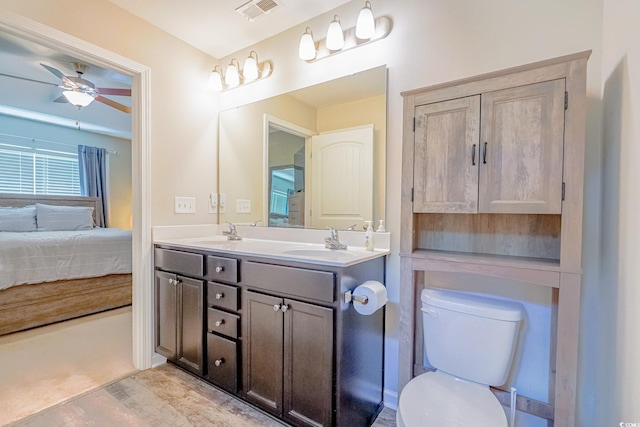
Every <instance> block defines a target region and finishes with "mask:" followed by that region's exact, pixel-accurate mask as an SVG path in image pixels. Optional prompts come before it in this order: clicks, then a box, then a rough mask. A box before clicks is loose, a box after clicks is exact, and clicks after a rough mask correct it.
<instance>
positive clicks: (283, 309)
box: [280, 304, 289, 313]
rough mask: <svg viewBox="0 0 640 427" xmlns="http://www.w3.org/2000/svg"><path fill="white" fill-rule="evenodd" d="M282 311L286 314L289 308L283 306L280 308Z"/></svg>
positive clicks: (285, 305)
mask: <svg viewBox="0 0 640 427" xmlns="http://www.w3.org/2000/svg"><path fill="white" fill-rule="evenodd" d="M280 310H282V312H283V313H284V312H285V311H287V310H289V306H288V305H287V304H282V307H280Z"/></svg>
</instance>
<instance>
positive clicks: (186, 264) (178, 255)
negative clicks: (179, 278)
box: [155, 248, 204, 277]
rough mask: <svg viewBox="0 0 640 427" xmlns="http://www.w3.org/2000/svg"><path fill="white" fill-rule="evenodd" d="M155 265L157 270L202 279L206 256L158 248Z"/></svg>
mask: <svg viewBox="0 0 640 427" xmlns="http://www.w3.org/2000/svg"><path fill="white" fill-rule="evenodd" d="M155 264H156V267H157V268H160V269H162V270H167V271H172V272H175V273H181V274H185V275H187V276H196V277H202V276H203V275H204V255H200V254H194V253H189V252H181V251H174V250H171V249H161V248H156V250H155Z"/></svg>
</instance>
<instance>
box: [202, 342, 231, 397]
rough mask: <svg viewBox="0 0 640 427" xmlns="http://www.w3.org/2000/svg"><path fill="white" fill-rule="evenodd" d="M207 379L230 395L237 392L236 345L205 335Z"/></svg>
mask: <svg viewBox="0 0 640 427" xmlns="http://www.w3.org/2000/svg"><path fill="white" fill-rule="evenodd" d="M207 378H208V379H209V381H211V382H212V383H214V384H216V385H217V386H220V387H222V388H224V389H225V390H228V391H230V392H232V393H236V392H237V391H238V344H237V343H236V342H235V341H231V340H228V339H226V338H222V337H220V336H218V335H214V334H207Z"/></svg>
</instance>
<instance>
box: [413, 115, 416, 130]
mask: <svg viewBox="0 0 640 427" xmlns="http://www.w3.org/2000/svg"><path fill="white" fill-rule="evenodd" d="M413 131H414V132H415V131H416V118H415V117H414V118H413Z"/></svg>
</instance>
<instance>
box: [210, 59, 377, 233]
mask: <svg viewBox="0 0 640 427" xmlns="http://www.w3.org/2000/svg"><path fill="white" fill-rule="evenodd" d="M386 88H387V69H386V67H384V66H382V67H377V68H373V69H371V70H367V71H363V72H360V73H356V74H353V75H349V76H346V77H342V78H339V79H336V80H332V81H329V82H325V83H321V84H318V85H315V86H311V87H308V88H304V89H300V90H297V91H294V92H290V93H286V94H283V95H278V96H275V97H273V98H269V99H265V100H262V101H259V102H255V103H252V104H248V105H243V106H240V107H238V108H233V109H230V110H226V111H223V112H221V113H220V126H219V130H220V135H219V141H220V147H219V159H220V164H219V173H220V179H219V188H218V192H219V193H220V195H221V197H224V200H225V203H224V208H223V209H221V210H220V212H219V216H218V221H219V223H225V222H233V223H235V224H256V225H260V226H270V227H298V228H302V227H305V228H327V227H335V228H338V229H347V228H350V227H353V228H354V229H356V230H362V226H363V225H364V221H367V220H373V221H374V224H376V223H377V222H378V220H381V219H384V218H385V175H386V170H385V165H386V117H387V111H386V106H387V94H386Z"/></svg>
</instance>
